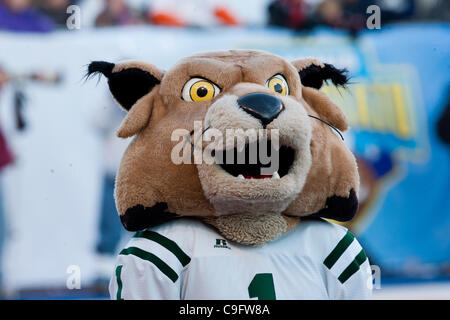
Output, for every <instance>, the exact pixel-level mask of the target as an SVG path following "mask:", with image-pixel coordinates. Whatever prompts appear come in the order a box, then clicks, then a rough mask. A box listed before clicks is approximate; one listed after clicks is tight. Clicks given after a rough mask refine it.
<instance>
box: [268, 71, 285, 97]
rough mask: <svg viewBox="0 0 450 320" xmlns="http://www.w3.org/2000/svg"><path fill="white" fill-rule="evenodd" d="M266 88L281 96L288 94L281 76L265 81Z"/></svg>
mask: <svg viewBox="0 0 450 320" xmlns="http://www.w3.org/2000/svg"><path fill="white" fill-rule="evenodd" d="M266 87H267V88H269V89H271V90H273V91H275V92H278V93H279V94H281V95H283V96H285V95H288V94H289V86H288V84H287V81H286V79H285V78H284V77H283V76H282V75H281V74H277V75H274V76H273V77H272V78H270V79H269V80H267V82H266Z"/></svg>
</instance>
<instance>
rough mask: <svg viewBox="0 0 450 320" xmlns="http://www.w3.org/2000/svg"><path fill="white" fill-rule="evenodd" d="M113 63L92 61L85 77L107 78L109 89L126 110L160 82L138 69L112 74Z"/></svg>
mask: <svg viewBox="0 0 450 320" xmlns="http://www.w3.org/2000/svg"><path fill="white" fill-rule="evenodd" d="M114 66H115V64H114V63H110V62H104V61H94V62H92V63H91V64H89V66H88V72H87V77H88V78H89V77H90V76H91V75H94V74H96V73H101V74H103V75H104V76H105V77H107V78H108V85H109V89H110V90H111V93H112V95H113V96H114V98H116V100H117V101H118V102H119V103H120V104H121V105H122V107H123V108H124V109H126V110H130V109H131V107H132V106H133V105H134V104H135V103H136V101H138V100H139V99H140V98H142V97H143V96H145V95H146V94H147V93H149V92H150V91H151V90H152V89H153V87H154V86H155V85H157V84H159V83H160V81H159V80H158V79H157V78H156V77H155V76H154V75H152V74H151V73H150V72H148V71H145V70H143V69H140V68H126V69H122V70H120V71H117V72H113V70H114Z"/></svg>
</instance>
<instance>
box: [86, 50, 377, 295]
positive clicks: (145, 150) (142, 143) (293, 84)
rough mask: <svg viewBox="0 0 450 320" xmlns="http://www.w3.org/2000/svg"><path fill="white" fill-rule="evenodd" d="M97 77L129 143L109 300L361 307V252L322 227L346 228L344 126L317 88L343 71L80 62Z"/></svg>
mask: <svg viewBox="0 0 450 320" xmlns="http://www.w3.org/2000/svg"><path fill="white" fill-rule="evenodd" d="M97 73H101V74H103V75H104V76H105V77H106V78H107V79H108V84H109V88H110V90H111V93H112V95H113V96H114V98H115V99H116V100H117V102H118V103H119V104H120V105H121V106H122V108H123V109H124V110H125V111H126V112H127V114H126V117H125V118H124V120H123V122H122V124H121V127H120V128H119V130H118V136H119V137H121V138H128V137H134V138H133V140H132V141H131V143H130V144H129V146H128V149H127V150H126V152H125V153H124V155H123V158H122V160H121V165H120V168H119V171H118V175H117V179H116V188H115V199H116V205H117V208H118V212H119V215H120V220H121V221H122V224H123V225H124V227H125V228H126V229H127V230H129V231H136V233H135V234H134V236H133V237H132V238H131V240H130V241H129V243H128V244H127V245H126V247H125V248H124V249H123V250H122V251H120V254H119V256H118V259H117V264H116V267H115V270H114V273H113V276H112V279H111V281H110V286H109V290H110V295H111V298H113V299H233V300H235V299H261V300H262V299H366V298H369V297H370V296H371V290H372V274H371V270H370V265H369V261H368V259H367V257H366V255H365V253H364V250H363V249H362V248H361V246H360V244H359V243H358V241H357V240H356V239H355V238H354V237H353V235H352V234H351V233H350V232H348V231H347V229H345V228H344V227H342V226H340V225H337V224H335V223H332V222H329V221H328V220H325V219H324V218H327V219H332V220H336V221H348V220H350V219H351V218H352V217H353V216H354V215H355V213H356V211H357V209H358V188H359V177H358V171H357V167H356V162H355V159H354V157H353V155H352V153H351V152H350V151H349V150H348V149H347V147H346V145H345V144H344V142H343V141H342V140H343V138H342V135H341V133H340V131H344V130H346V129H347V126H348V124H347V120H346V118H345V116H344V114H343V113H342V111H341V110H340V109H339V108H338V107H337V106H336V105H335V104H333V102H331V100H330V99H329V98H328V97H327V96H326V95H325V94H324V93H322V92H321V91H320V88H321V87H322V85H323V84H324V83H325V82H327V81H331V82H332V83H333V85H335V86H342V87H345V85H346V83H347V80H348V79H347V76H346V70H345V69H343V70H341V69H337V68H335V67H334V66H332V65H330V64H326V63H323V62H321V61H318V60H315V59H310V58H307V59H298V60H295V61H292V62H288V61H286V60H284V59H283V58H281V57H279V56H276V55H273V54H269V53H266V52H262V51H253V50H229V51H217V52H207V53H201V54H195V55H192V56H190V57H187V58H184V59H182V60H181V61H179V62H178V63H177V64H176V65H175V66H174V67H173V68H172V69H171V70H169V71H163V70H161V69H158V68H157V67H156V66H154V65H151V64H148V63H145V62H140V61H127V62H122V63H118V64H113V63H109V62H103V61H96V62H92V63H91V64H90V65H89V67H88V75H89V76H90V75H94V74H97ZM253 131H255V132H257V133H259V134H256V135H252V134H248V132H253ZM210 132H213V133H214V134H213V135H211V134H209V133H210ZM230 132H231V133H232V134H234V136H232V139H228V137H229V136H230ZM261 132H263V134H260V133H261ZM220 135H222V136H220ZM242 136H245V137H244V138H245V139H244V140H245V143H244V144H243V145H241V146H239V145H238V146H236V144H235V143H234V142H235V140H236V139H237V140H239V139H240V138H242ZM235 138H236V139H235ZM241 140H242V139H241ZM261 142H262V143H261ZM275 142H276V143H275ZM255 145H257V146H258V147H257V148H256V149H255V148H254V146H255ZM205 146H207V147H206V149H204V147H205ZM208 148H209V151H210V152H209V153H208V152H204V154H210V157H206V156H205V157H204V158H203V159H200V160H198V159H196V158H199V157H196V155H198V154H201V152H197V151H198V150H200V151H201V150H205V151H206V150H207V149H208ZM264 148H265V149H270V152H267V154H269V153H270V157H269V159H270V161H269V162H267V161H263V160H264V159H263V157H262V156H261V154H263V153H262V152H260V151H261V150H263V149H264ZM252 150H253V151H254V150H259V151H258V152H256V153H255V152H253V155H255V154H257V155H258V156H257V157H256V160H255V159H253V161H251V160H252V159H251V157H250V156H251V155H252ZM266 151H267V150H266ZM229 154H231V156H229ZM242 154H244V155H246V156H248V158H245V159H244V160H243V161H239V159H238V161H236V159H237V157H236V155H242ZM249 155H250V156H249ZM180 158H181V160H180ZM211 159H212V160H214V161H210V160H211ZM217 159H218V160H217ZM249 159H250V161H249ZM274 159H276V160H277V161H275V160H274ZM208 160H209V161H208ZM215 160H217V161H215ZM220 160H222V161H220ZM241 160H242V159H241Z"/></svg>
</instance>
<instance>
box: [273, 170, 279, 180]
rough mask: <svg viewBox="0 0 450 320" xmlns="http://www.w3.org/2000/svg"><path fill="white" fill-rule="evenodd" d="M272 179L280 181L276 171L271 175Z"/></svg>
mask: <svg viewBox="0 0 450 320" xmlns="http://www.w3.org/2000/svg"><path fill="white" fill-rule="evenodd" d="M272 179H280V175H279V174H278V172H277V171H276V172H275V173H274V174H273V175H272Z"/></svg>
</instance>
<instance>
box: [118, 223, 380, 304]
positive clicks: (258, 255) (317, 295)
mask: <svg viewBox="0 0 450 320" xmlns="http://www.w3.org/2000/svg"><path fill="white" fill-rule="evenodd" d="M109 292H110V295H111V298H112V299H211V300H212V299H214V300H221V299H236V300H240V299H260V300H265V299H368V298H370V297H371V293H372V273H371V269H370V265H369V261H368V259H367V257H366V255H365V253H364V250H363V249H362V248H361V246H360V244H359V243H358V241H357V240H356V239H355V238H354V237H353V235H352V234H351V233H350V232H348V231H347V229H345V228H344V227H342V226H339V225H336V224H333V223H331V222H328V221H325V220H321V219H320V220H305V221H301V222H300V223H299V225H298V226H297V227H296V228H294V229H293V230H291V231H290V232H288V233H286V234H285V235H283V236H282V237H280V238H278V239H277V240H275V241H272V242H269V243H267V244H264V245H262V246H259V247H251V246H244V245H240V244H238V243H235V242H232V241H229V240H225V239H224V238H223V237H222V236H221V235H220V234H219V233H218V232H217V231H216V230H215V229H214V228H212V227H210V226H208V225H206V224H204V223H202V222H201V221H197V220H192V219H179V220H176V221H173V222H170V223H167V224H164V225H161V226H159V227H155V228H152V229H148V230H145V231H140V232H137V233H136V234H135V235H134V237H133V238H132V239H131V240H130V241H129V243H128V244H127V246H126V247H125V248H124V249H123V250H122V251H121V252H120V254H119V256H118V259H117V264H116V267H115V272H114V274H113V276H112V278H111V281H110V285H109Z"/></svg>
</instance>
